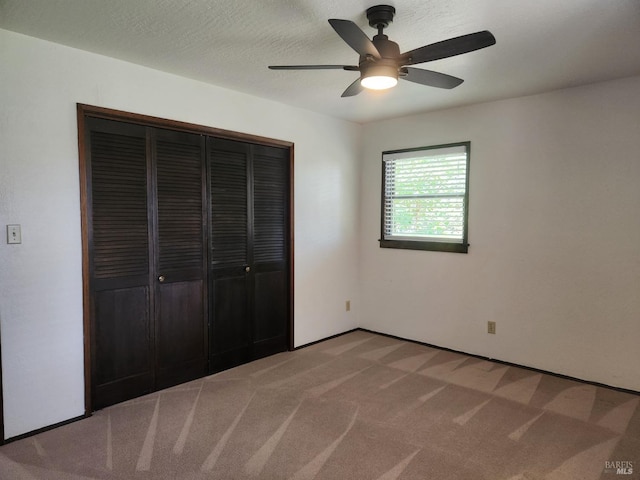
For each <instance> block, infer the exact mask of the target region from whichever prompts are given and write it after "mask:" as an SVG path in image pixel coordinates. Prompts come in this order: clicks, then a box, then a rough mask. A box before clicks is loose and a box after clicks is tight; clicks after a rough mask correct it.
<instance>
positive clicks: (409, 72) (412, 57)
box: [269, 5, 496, 97]
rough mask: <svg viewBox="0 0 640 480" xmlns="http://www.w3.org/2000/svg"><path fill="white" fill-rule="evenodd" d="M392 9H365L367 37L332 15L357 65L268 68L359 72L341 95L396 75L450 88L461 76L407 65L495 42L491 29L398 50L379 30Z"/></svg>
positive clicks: (391, 81)
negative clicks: (374, 32)
mask: <svg viewBox="0 0 640 480" xmlns="http://www.w3.org/2000/svg"><path fill="white" fill-rule="evenodd" d="M395 13H396V9H395V8H394V7H392V6H390V5H376V6H374V7H371V8H368V9H367V19H368V20H369V25H370V26H371V27H373V28H375V29H377V30H378V34H377V35H376V36H374V37H373V40H370V39H369V37H367V35H366V34H365V33H364V32H363V31H362V30H361V29H360V28H359V27H358V26H357V25H356V24H355V23H353V22H352V21H351V20H339V19H335V18H332V19H330V20H329V23H330V24H331V26H332V27H333V29H334V30H335V31H336V33H337V34H338V35H340V37H341V38H342V39H343V40H344V41H345V42H346V43H347V44H348V45H349V46H350V47H351V48H353V49H354V50H355V51H356V52H358V54H359V55H360V60H359V61H358V65H270V66H269V68H270V69H271V70H347V71H354V72H360V78H358V79H357V80H356V81H355V82H353V83H352V84H351V85H349V86H348V87H347V89H346V90H345V91H344V92H343V93H342V96H343V97H352V96H354V95H357V94H359V93H360V92H361V91H362V90H363V88H369V89H373V90H384V89H387V88H391V87H394V86H395V85H396V84H397V83H398V78H401V79H403V80H408V81H410V82H414V83H419V84H421V85H427V86H429V87H438V88H448V89H450V88H454V87H457V86H458V85H460V84H461V83H462V82H463V81H464V80H462V79H461V78H457V77H453V76H451V75H446V74H444V73H438V72H433V71H431V70H422V69H419V68H412V67H409V66H407V65H416V64H418V63H424V62H431V61H433V60H439V59H441V58H447V57H453V56H455V55H460V54H463V53H468V52H473V51H474V50H479V49H481V48H485V47H490V46H491V45H494V44H495V43H496V39H495V37H494V36H493V35H492V34H491V32H489V31H487V30H484V31H482V32H476V33H470V34H468V35H462V36H460V37H455V38H450V39H449V40H444V41H442V42H437V43H432V44H430V45H425V46H423V47H420V48H416V49H414V50H410V51H408V52H405V53H400V48H399V47H398V44H397V43H396V42H392V41H391V40H389V37H387V36H386V35H385V34H384V33H383V31H384V29H385V28H386V27H388V26H389V23H391V22H392V21H393V16H394V15H395Z"/></svg>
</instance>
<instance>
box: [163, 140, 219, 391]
mask: <svg viewBox="0 0 640 480" xmlns="http://www.w3.org/2000/svg"><path fill="white" fill-rule="evenodd" d="M153 147H154V148H153V152H152V153H153V159H154V162H153V164H154V166H155V185H156V222H155V224H156V226H157V236H156V238H157V246H156V263H155V267H156V268H155V272H156V275H155V276H156V278H155V280H156V285H157V286H156V324H155V334H156V335H155V338H156V342H155V347H156V348H155V360H156V362H155V363H156V388H157V389H161V388H165V387H167V386H170V385H176V384H178V383H182V382H185V381H188V380H192V379H194V378H197V377H201V376H203V375H205V374H206V364H207V353H206V351H207V325H206V316H205V304H206V303H205V298H206V294H205V289H206V282H205V278H206V275H205V272H206V262H205V252H206V250H205V245H206V241H205V228H204V227H205V224H206V213H205V212H206V202H205V198H206V190H205V189H206V184H205V178H206V177H205V174H204V172H205V140H204V137H203V136H201V135H194V134H187V133H180V132H171V131H166V130H154V141H153Z"/></svg>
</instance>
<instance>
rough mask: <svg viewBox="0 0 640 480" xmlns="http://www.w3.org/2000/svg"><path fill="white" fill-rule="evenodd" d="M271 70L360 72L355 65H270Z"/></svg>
mask: <svg viewBox="0 0 640 480" xmlns="http://www.w3.org/2000/svg"><path fill="white" fill-rule="evenodd" d="M269 68H270V69H271V70H349V71H358V70H359V69H358V67H357V66H355V65H269Z"/></svg>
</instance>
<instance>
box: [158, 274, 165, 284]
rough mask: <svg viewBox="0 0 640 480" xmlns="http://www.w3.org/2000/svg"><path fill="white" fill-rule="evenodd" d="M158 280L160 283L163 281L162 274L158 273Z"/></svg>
mask: <svg viewBox="0 0 640 480" xmlns="http://www.w3.org/2000/svg"><path fill="white" fill-rule="evenodd" d="M158 281H159V282H160V283H162V282H164V275H160V276H159V277H158Z"/></svg>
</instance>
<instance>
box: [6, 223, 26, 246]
mask: <svg viewBox="0 0 640 480" xmlns="http://www.w3.org/2000/svg"><path fill="white" fill-rule="evenodd" d="M7 243H9V244H11V243H22V232H21V231H20V225H7Z"/></svg>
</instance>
